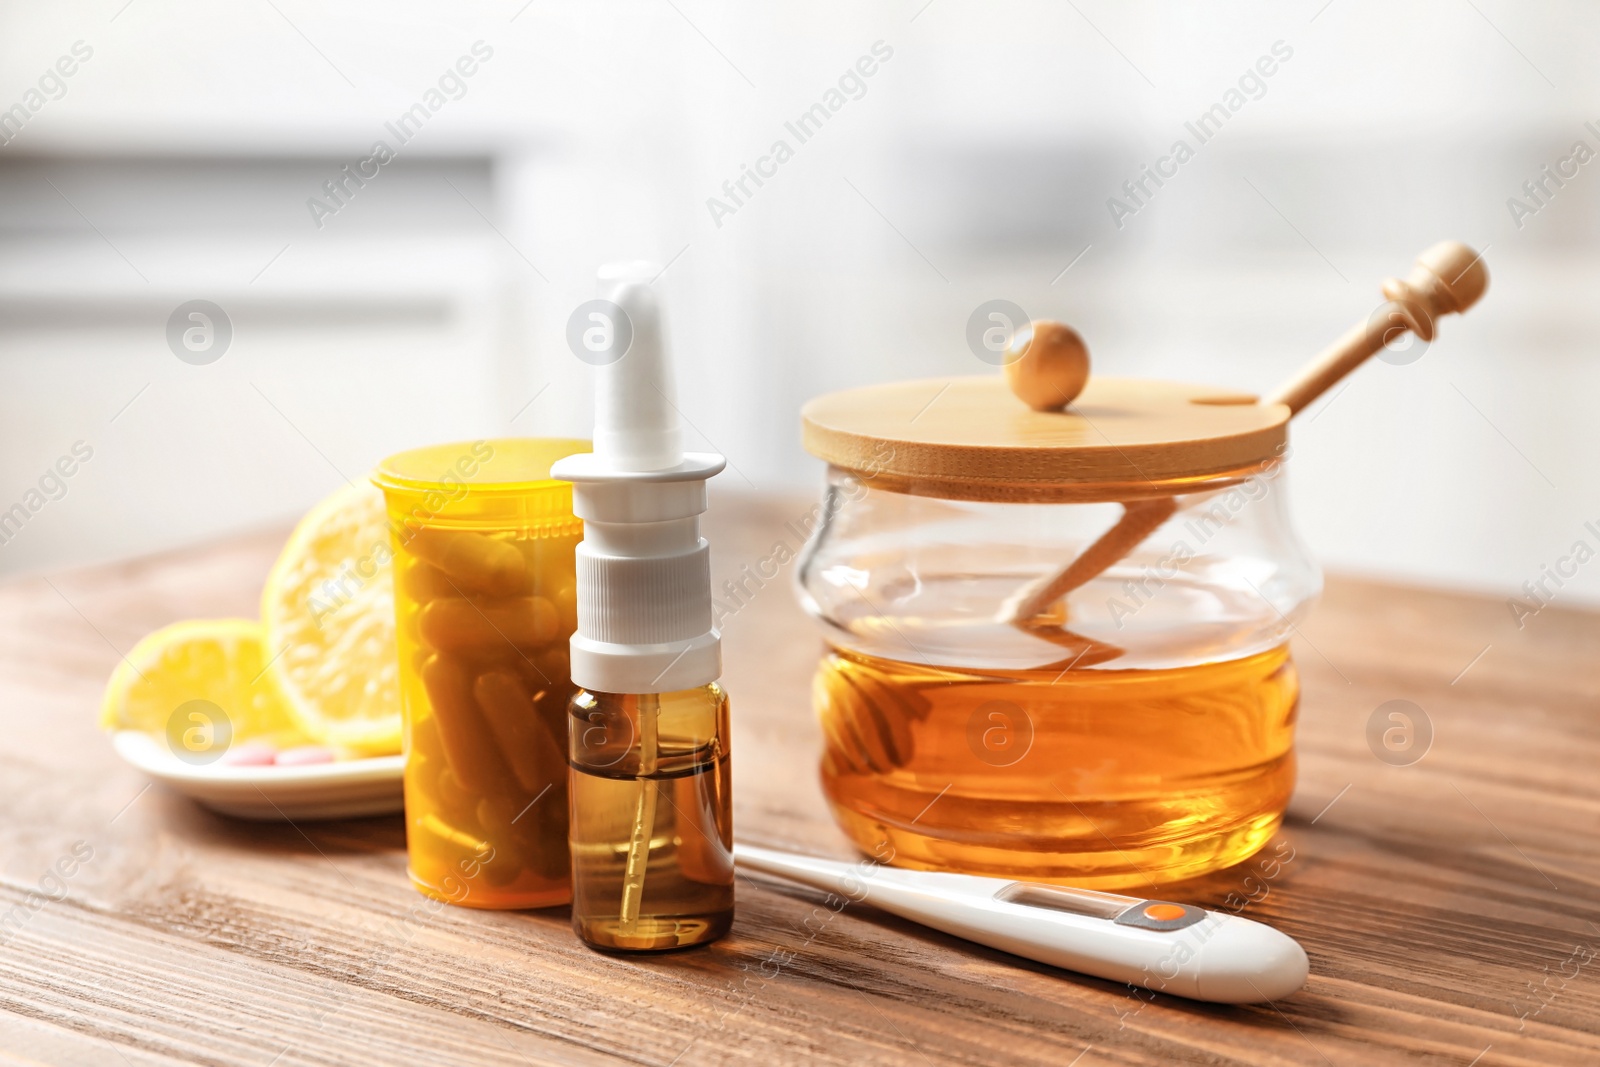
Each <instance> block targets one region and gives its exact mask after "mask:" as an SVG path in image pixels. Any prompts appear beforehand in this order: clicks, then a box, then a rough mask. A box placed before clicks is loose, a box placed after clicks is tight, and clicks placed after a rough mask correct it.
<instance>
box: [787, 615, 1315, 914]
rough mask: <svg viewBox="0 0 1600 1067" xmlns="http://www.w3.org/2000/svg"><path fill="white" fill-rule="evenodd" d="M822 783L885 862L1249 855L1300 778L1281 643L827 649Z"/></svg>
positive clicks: (1163, 868) (1288, 669) (1141, 880)
mask: <svg viewBox="0 0 1600 1067" xmlns="http://www.w3.org/2000/svg"><path fill="white" fill-rule="evenodd" d="M815 690H816V692H815V703H816V707H817V709H818V713H819V716H820V718H821V722H822V727H823V732H824V735H825V751H824V755H823V761H822V780H823V786H824V789H825V791H826V793H827V796H828V799H829V802H830V804H831V805H832V807H833V810H834V814H835V817H836V818H837V819H838V820H839V822H840V824H841V826H842V827H843V828H844V830H845V832H846V833H848V834H849V835H850V836H851V838H853V839H854V840H855V842H856V843H857V844H858V845H860V846H861V847H862V848H864V849H866V850H868V851H873V850H876V849H881V848H882V847H883V845H884V844H885V843H887V844H888V846H889V847H890V848H892V849H893V850H894V852H893V854H894V856H895V863H896V864H897V865H903V866H908V867H918V868H924V869H929V870H935V869H937V870H958V871H964V872H967V873H972V874H982V875H989V876H993V877H1002V878H1017V879H1026V880H1029V881H1043V882H1059V883H1064V884H1071V885H1076V886H1080V887H1085V888H1093V889H1125V888H1134V887H1139V888H1145V887H1149V886H1152V885H1159V884H1162V883H1167V882H1172V881H1176V880H1179V879H1182V878H1187V877H1192V876H1195V875H1199V874H1202V873H1205V872H1208V871H1212V870H1216V869H1218V868H1221V867H1225V866H1228V865H1230V864H1233V863H1237V862H1239V861H1242V860H1244V859H1246V858H1247V857H1249V856H1250V855H1251V854H1253V853H1254V852H1256V851H1257V850H1258V849H1260V848H1261V847H1262V846H1263V845H1264V844H1265V843H1266V842H1267V841H1268V839H1270V838H1271V836H1272V834H1273V832H1274V831H1275V830H1276V829H1277V827H1278V825H1279V823H1280V822H1281V819H1282V813H1283V810H1284V808H1285V807H1286V806H1287V804H1288V801H1289V795H1290V793H1291V791H1292V789H1293V786H1294V775H1295V764H1294V750H1293V747H1292V742H1293V735H1294V723H1295V714H1296V710H1297V708H1298V704H1299V690H1300V686H1299V680H1298V676H1297V674H1296V671H1295V668H1294V665H1293V663H1292V661H1291V659H1290V657H1289V650H1288V646H1287V645H1279V646H1277V647H1274V648H1270V649H1269V650H1267V651H1263V652H1258V653H1255V654H1253V655H1247V656H1243V657H1241V658H1236V659H1229V660H1224V661H1221V662H1202V663H1198V664H1195V665H1192V666H1178V667H1171V668H1159V669H1123V670H1116V669H1105V668H1102V667H1094V668H1089V669H1083V668H1079V669H1066V670H1060V669H1056V668H1051V669H1045V670H998V669H987V668H985V669H975V668H966V667H964V668H941V667H929V666H926V665H922V664H916V663H909V662H904V661H900V660H894V659H886V658H880V657H877V656H872V655H867V654H863V653H860V652H855V651H848V650H844V649H841V648H833V649H832V650H831V651H830V653H829V654H828V655H827V656H825V657H824V659H823V661H822V663H821V665H820V666H819V668H818V671H817V675H816V680H815Z"/></svg>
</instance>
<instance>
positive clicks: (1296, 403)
mask: <svg viewBox="0 0 1600 1067" xmlns="http://www.w3.org/2000/svg"><path fill="white" fill-rule="evenodd" d="M1488 285H1489V269H1488V268H1487V267H1485V266H1484V265H1483V258H1482V257H1481V256H1479V255H1478V254H1477V253H1476V252H1474V251H1473V250H1472V249H1470V248H1468V247H1467V246H1466V245H1464V244H1461V243H1459V242H1457V241H1441V242H1439V243H1438V244H1436V245H1434V246H1433V247H1432V248H1430V249H1428V250H1427V251H1426V252H1424V253H1422V255H1420V256H1418V257H1417V262H1416V265H1415V266H1413V267H1412V269H1411V274H1410V276H1408V277H1407V278H1405V279H1404V280H1402V279H1400V278H1390V279H1389V280H1388V281H1386V282H1384V283H1383V295H1384V296H1386V297H1388V298H1389V300H1388V303H1386V304H1384V305H1383V306H1382V307H1380V308H1378V310H1377V311H1376V312H1374V313H1373V314H1372V316H1371V317H1369V318H1368V319H1367V321H1366V322H1363V323H1359V324H1357V325H1355V326H1352V327H1351V328H1350V329H1349V330H1348V331H1347V332H1346V333H1345V335H1344V336H1343V337H1341V338H1339V339H1338V340H1337V341H1335V342H1334V343H1333V344H1331V345H1329V346H1328V347H1327V348H1325V349H1323V350H1322V352H1321V353H1320V354H1319V355H1318V356H1317V358H1316V359H1314V360H1312V361H1311V362H1310V363H1309V364H1307V365H1306V366H1305V367H1304V368H1302V369H1301V371H1300V373H1299V374H1297V375H1295V376H1294V378H1292V379H1291V380H1289V381H1288V382H1286V383H1285V384H1284V385H1283V386H1282V387H1281V388H1279V389H1278V390H1277V392H1275V393H1273V394H1272V395H1271V396H1269V397H1267V398H1266V400H1265V403H1268V404H1285V405H1287V406H1288V408H1289V413H1290V414H1291V415H1292V414H1295V413H1297V412H1299V411H1300V410H1301V409H1302V408H1304V407H1305V406H1306V405H1307V404H1309V403H1311V402H1312V401H1313V400H1315V399H1316V398H1317V397H1319V396H1321V395H1322V394H1323V393H1325V392H1326V391H1327V390H1328V389H1329V388H1330V387H1331V386H1332V385H1333V384H1334V383H1335V382H1337V381H1338V380H1339V379H1340V378H1343V377H1344V376H1345V375H1346V374H1349V373H1350V372H1351V371H1353V370H1355V369H1356V368H1357V367H1359V366H1360V365H1361V364H1362V363H1365V362H1366V361H1367V360H1368V359H1369V358H1371V356H1372V355H1373V353H1375V352H1377V351H1379V350H1380V349H1382V348H1383V346H1384V343H1385V342H1386V341H1388V340H1389V339H1391V338H1392V336H1393V333H1394V331H1395V330H1397V329H1401V330H1410V331H1411V332H1412V333H1415V334H1416V335H1417V336H1418V337H1420V338H1422V339H1423V340H1424V341H1431V340H1433V337H1434V333H1435V325H1436V323H1437V322H1438V320H1439V316H1441V315H1448V314H1450V313H1451V312H1461V311H1465V310H1467V308H1469V307H1471V306H1472V305H1473V304H1475V303H1477V302H1478V298H1479V297H1480V296H1482V295H1483V291H1484V289H1485V288H1487V287H1488ZM1402 324H1403V325H1402Z"/></svg>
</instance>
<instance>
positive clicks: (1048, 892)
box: [994, 882, 1139, 919]
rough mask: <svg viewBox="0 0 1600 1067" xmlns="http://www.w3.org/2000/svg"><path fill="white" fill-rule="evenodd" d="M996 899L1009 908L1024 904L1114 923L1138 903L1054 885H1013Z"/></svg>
mask: <svg viewBox="0 0 1600 1067" xmlns="http://www.w3.org/2000/svg"><path fill="white" fill-rule="evenodd" d="M994 899H996V900H1001V901H1004V902H1006V903H1007V904H1021V905H1023V906H1024V907H1030V908H1047V909H1049V910H1050V911H1065V912H1068V913H1070V914H1073V915H1087V916H1089V917H1090V918H1092V919H1115V918H1116V917H1117V916H1118V915H1121V914H1122V913H1123V912H1125V911H1127V910H1128V909H1129V908H1131V907H1133V906H1134V905H1135V904H1137V903H1139V902H1138V900H1136V899H1134V898H1133V897H1119V896H1117V895H1116V894H1115V893H1096V892H1095V891H1094V890H1092V889H1063V888H1062V887H1061V886H1055V885H1039V884H1037V883H1034V882H1012V883H1011V884H1010V885H1008V886H1002V887H1001V888H1000V890H999V892H997V893H995V895H994Z"/></svg>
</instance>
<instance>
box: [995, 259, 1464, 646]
mask: <svg viewBox="0 0 1600 1067" xmlns="http://www.w3.org/2000/svg"><path fill="white" fill-rule="evenodd" d="M1488 285H1489V270H1488V268H1487V267H1485V266H1484V264H1483V258H1482V257H1481V256H1479V255H1478V253H1476V252H1474V251H1473V250H1472V249H1470V248H1468V247H1467V246H1466V245H1464V244H1461V243H1459V242H1457V241H1441V242H1439V243H1438V244H1436V245H1434V246H1433V247H1431V248H1429V249H1428V250H1427V251H1426V252H1423V253H1422V255H1420V256H1418V257H1417V261H1416V264H1415V265H1414V266H1413V267H1412V269H1411V274H1410V276H1408V277H1407V278H1405V279H1404V280H1402V279H1399V278H1390V279H1388V280H1387V281H1385V282H1384V283H1383V295H1384V296H1385V297H1386V298H1387V300H1388V302H1387V303H1385V304H1384V305H1382V306H1381V307H1379V308H1378V310H1377V311H1375V312H1374V313H1373V314H1372V315H1371V316H1369V317H1368V318H1367V319H1366V320H1365V321H1363V322H1360V323H1357V324H1356V325H1354V326H1352V327H1351V328H1350V329H1349V330H1348V331H1346V333H1345V334H1344V336H1343V337H1340V338H1339V339H1338V340H1337V341H1335V342H1334V343H1333V344H1331V345H1329V346H1328V347H1327V348H1326V349H1324V350H1323V351H1322V352H1321V354H1319V355H1318V356H1317V358H1316V359H1314V360H1312V361H1311V362H1310V363H1308V364H1307V365H1306V366H1304V367H1303V368H1301V370H1300V372H1299V373H1298V374H1296V375H1295V376H1294V377H1293V378H1291V379H1290V380H1289V381H1288V382H1286V383H1284V385H1283V386H1282V387H1280V388H1279V389H1278V390H1277V391H1276V392H1275V393H1273V394H1272V395H1271V396H1269V397H1267V398H1266V399H1264V400H1261V401H1258V403H1261V404H1269V405H1270V404H1282V405H1284V406H1285V407H1287V408H1288V409H1289V414H1290V415H1296V414H1298V413H1299V412H1300V411H1302V410H1304V409H1305V407H1306V406H1307V405H1308V404H1310V403H1311V402H1312V401H1313V400H1315V399H1317V397H1319V396H1321V395H1322V394H1323V393H1325V392H1327V391H1328V389H1329V388H1330V387H1331V386H1332V385H1333V384H1334V383H1335V382H1337V381H1339V379H1341V378H1343V377H1344V376H1345V375H1346V374H1349V373H1350V372H1351V371H1353V370H1355V369H1356V368H1357V367H1358V366H1360V365H1361V364H1362V363H1364V362H1366V361H1367V360H1368V359H1369V358H1371V357H1372V356H1373V355H1374V354H1375V353H1377V352H1379V351H1380V350H1382V349H1383V348H1384V346H1385V345H1386V344H1387V343H1388V342H1389V341H1391V340H1393V339H1394V338H1395V337H1396V336H1399V335H1403V334H1404V333H1405V332H1406V331H1408V330H1409V331H1410V332H1412V333H1414V334H1416V335H1417V336H1418V337H1420V338H1421V339H1422V340H1423V341H1432V340H1433V338H1434V333H1435V324H1436V323H1437V322H1438V319H1439V317H1440V316H1441V315H1448V314H1450V313H1451V312H1462V311H1465V310H1467V308H1469V307H1471V306H1472V305H1473V304H1475V303H1477V302H1478V298H1479V297H1481V296H1482V295H1483V292H1484V290H1485V289H1486V288H1487V287H1488ZM1402 324H1403V325H1402ZM1005 371H1006V380H1007V382H1009V383H1010V385H1011V391H1012V392H1013V393H1015V394H1016V396H1017V397H1018V398H1019V399H1020V400H1022V401H1023V402H1024V403H1025V404H1027V405H1028V406H1029V407H1031V408H1033V409H1034V410H1036V411H1060V410H1062V409H1064V408H1065V407H1066V406H1067V405H1068V404H1071V403H1072V401H1073V400H1074V399H1075V398H1076V397H1077V395H1078V393H1079V392H1080V391H1082V389H1083V386H1084V384H1085V383H1086V382H1087V381H1088V379H1089V353H1088V350H1087V349H1086V348H1085V347H1084V344H1083V339H1082V338H1080V337H1079V336H1078V334H1077V333H1076V332H1075V331H1073V330H1072V329H1070V328H1069V327H1066V326H1062V325H1061V324H1059V323H1054V322H1048V321H1043V320H1041V321H1038V322H1034V323H1032V324H1030V326H1029V328H1028V329H1027V330H1024V331H1020V332H1019V333H1018V334H1017V336H1016V337H1015V338H1014V339H1013V341H1012V351H1011V352H1008V359H1007V362H1006V365H1005ZM1122 509H1123V510H1122V517H1121V518H1120V519H1118V520H1117V522H1116V524H1115V525H1114V526H1112V527H1111V529H1109V530H1107V531H1106V532H1105V533H1103V534H1101V535H1100V537H1099V538H1097V539H1096V540H1095V542H1094V543H1093V544H1091V545H1090V546H1089V547H1088V548H1086V549H1084V550H1083V552H1081V553H1080V554H1079V555H1078V556H1077V558H1076V559H1074V560H1073V561H1072V562H1071V563H1070V564H1068V565H1067V566H1066V567H1064V568H1063V569H1061V570H1060V571H1058V572H1056V573H1055V574H1053V575H1050V576H1048V577H1045V578H1041V579H1037V580H1035V581H1034V582H1032V583H1030V584H1029V585H1027V586H1025V587H1024V588H1023V589H1021V590H1019V591H1018V592H1017V593H1015V594H1013V595H1012V596H1011V597H1009V598H1007V600H1006V602H1005V604H1004V605H1002V607H1001V610H1000V616H1001V618H1002V620H1003V621H1005V622H1008V623H1011V624H1012V625H1015V626H1020V627H1023V628H1025V629H1028V630H1032V631H1034V632H1036V633H1039V635H1040V636H1048V631H1050V630H1060V629H1061V628H1062V626H1063V623H1064V618H1065V615H1064V612H1063V613H1062V614H1061V615H1060V616H1059V617H1057V616H1052V615H1050V614H1047V613H1049V612H1050V609H1051V608H1052V607H1054V605H1056V604H1057V603H1058V602H1060V601H1061V600H1062V599H1063V598H1064V597H1066V595H1067V594H1068V593H1071V592H1072V591H1073V590H1074V589H1077V588H1079V587H1080V586H1082V585H1085V584H1086V583H1088V582H1089V581H1091V580H1093V579H1094V578H1095V577H1097V576H1099V575H1100V574H1102V573H1103V572H1104V571H1105V570H1106V569H1107V568H1109V567H1111V566H1113V565H1114V564H1115V563H1117V561H1118V560H1121V559H1123V558H1125V557H1126V556H1127V555H1128V554H1129V553H1130V552H1132V551H1133V550H1134V549H1136V548H1137V547H1139V545H1140V544H1141V543H1142V542H1143V541H1144V540H1145V538H1147V537H1149V536H1150V535H1151V534H1152V533H1154V532H1155V531H1156V529H1157V528H1159V527H1160V526H1161V525H1162V524H1163V523H1165V522H1166V521H1167V520H1168V519H1170V518H1172V516H1173V515H1174V514H1175V513H1176V512H1177V510H1178V503H1177V499H1176V497H1172V496H1167V497H1158V498H1155V499H1151V500H1131V501H1127V502H1125V503H1124V504H1123V505H1122Z"/></svg>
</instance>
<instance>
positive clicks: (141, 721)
mask: <svg viewBox="0 0 1600 1067" xmlns="http://www.w3.org/2000/svg"><path fill="white" fill-rule="evenodd" d="M265 667H266V660H265V657H264V656H263V655H262V644H261V624H260V623H258V622H256V621H255V620H254V619H199V620H195V621H192V622H180V623H175V624H174V625H172V626H168V627H165V628H164V629H160V630H157V631H156V632H155V633H153V634H150V635H149V636H148V637H146V638H145V639H144V640H142V641H140V642H139V643H138V644H137V645H135V646H134V647H133V651H131V652H129V653H128V654H127V656H126V657H124V658H123V661H122V662H121V663H119V664H117V669H116V670H115V671H113V672H112V673H111V681H110V682H108V683H107V684H106V695H105V701H104V703H103V704H102V705H101V708H100V725H101V726H103V727H105V728H106V729H108V730H140V731H143V732H145V733H148V734H153V735H156V736H165V737H166V738H167V740H168V743H169V745H170V746H171V747H172V750H173V752H174V753H175V754H177V755H178V756H180V757H181V758H184V759H186V760H189V761H190V762H195V763H205V762H210V760H211V759H215V758H216V757H218V756H220V755H221V754H222V753H223V752H224V751H226V750H227V748H228V747H229V746H230V745H231V744H236V743H238V742H239V741H245V740H248V741H257V740H259V741H265V742H267V743H269V744H271V745H272V746H273V747H275V748H292V747H294V746H296V745H303V744H306V743H307V742H308V741H309V740H310V739H309V738H308V737H307V736H306V735H305V734H304V733H303V732H302V731H301V729H300V727H299V725H298V723H297V722H296V721H295V719H294V717H293V715H291V714H290V711H289V706H288V704H287V702H286V701H285V700H284V698H283V694H282V693H281V692H280V691H279V689H278V686H277V684H276V683H275V682H274V681H273V680H272V678H271V677H270V675H269V674H268V672H267V671H266V670H265Z"/></svg>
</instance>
